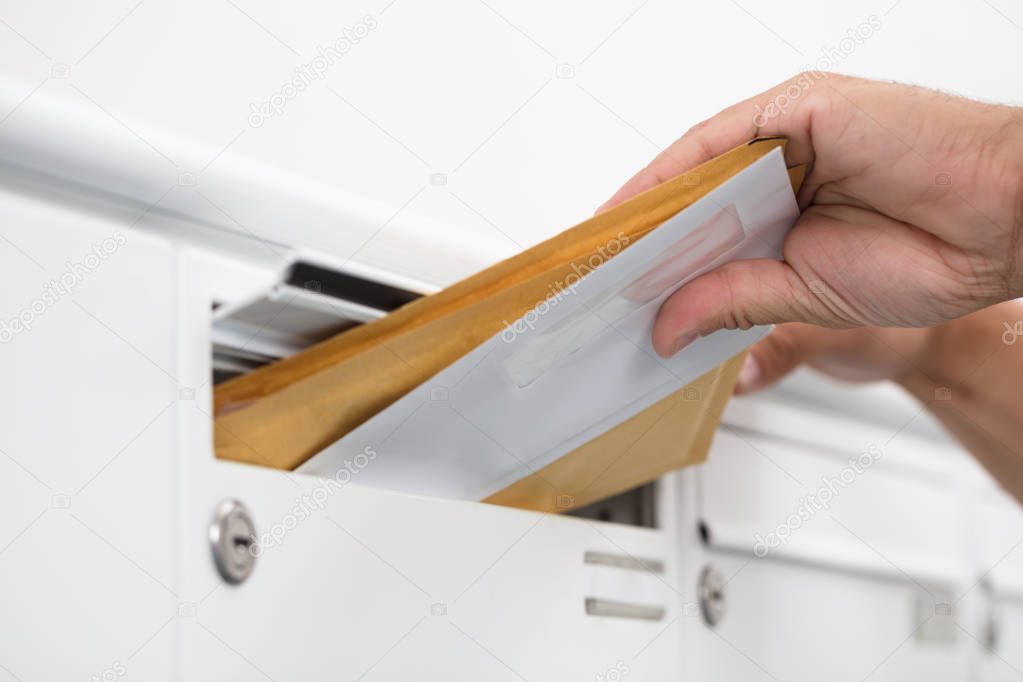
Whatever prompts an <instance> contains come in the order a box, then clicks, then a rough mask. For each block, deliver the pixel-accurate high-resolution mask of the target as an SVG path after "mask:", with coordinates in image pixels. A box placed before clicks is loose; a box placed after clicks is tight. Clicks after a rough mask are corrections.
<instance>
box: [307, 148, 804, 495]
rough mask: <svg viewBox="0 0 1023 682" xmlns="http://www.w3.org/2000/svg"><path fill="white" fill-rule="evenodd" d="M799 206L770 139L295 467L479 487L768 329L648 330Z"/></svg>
mask: <svg viewBox="0 0 1023 682" xmlns="http://www.w3.org/2000/svg"><path fill="white" fill-rule="evenodd" d="M798 216H799V208H798V206H797V205H796V201H795V197H794V195H793V193H792V186H791V184H790V182H789V177H788V173H787V170H786V167H785V162H784V159H783V157H782V151H781V149H775V150H773V151H772V152H770V153H768V154H767V155H766V156H764V157H763V158H761V159H759V160H758V161H756V162H754V163H753V164H751V165H750V166H749V167H748V168H746V169H744V170H743V171H741V172H740V173H738V174H737V175H736V176H734V177H733V178H731V179H730V180H728V181H727V182H725V183H723V184H721V185H720V186H718V187H717V188H715V189H714V190H713V191H711V192H710V193H709V194H708V195H707V196H705V197H704V198H702V199H700V200H699V201H697V202H696V203H694V204H693V205H691V206H690V207H689V208H687V209H685V210H683V211H681V212H680V213H678V214H676V215H675V216H674V217H672V218H671V219H669V220H667V221H665V222H664V223H663V224H661V225H660V226H659V227H657V228H656V229H655V230H653V231H651V232H650V233H649V234H647V235H646V236H645V237H643V238H642V239H640V240H639V241H638V242H636V243H635V244H631V245H626V244H624V243H619V244H617V245H616V244H609V245H607V247H608V248H607V249H606V253H608V255H609V258H608V259H606V260H605V261H604V262H601V263H595V264H592V265H594V266H595V267H593V268H592V269H590V268H586V271H585V272H581V273H579V274H580V275H581V277H580V278H579V279H578V281H574V282H566V284H570V285H571V286H568V287H567V288H566V289H563V290H562V291H561V292H560V293H558V294H555V295H553V296H552V297H551V298H549V299H547V300H545V301H541V302H538V305H537V306H536V308H534V309H533V310H532V311H530V312H529V313H527V314H526V315H524V316H523V317H522V318H520V319H519V320H514V321H509V323H510V324H509V326H508V328H506V329H505V330H504V331H503V332H502V333H500V334H497V335H495V336H494V337H492V338H490V339H489V340H488V341H486V342H485V343H483V344H482V345H480V346H479V347H477V348H476V349H475V350H473V351H472V352H471V353H468V354H467V355H465V356H464V357H462V358H461V359H459V360H458V361H456V362H455V363H453V364H452V365H450V366H449V367H447V368H446V369H444V370H442V371H441V372H439V373H438V374H436V375H435V376H434V377H433V378H431V379H430V380H428V381H426V382H425V383H423V384H421V385H420V386H418V387H417V388H415V389H414V390H413V391H411V392H410V393H408V394H407V395H405V396H404V397H402V398H401V399H400V400H398V401H397V402H395V403H394V404H393V405H391V406H390V407H388V408H387V409H386V410H383V411H382V412H380V413H379V414H377V415H375V416H374V417H373V418H371V419H369V420H368V421H366V422H365V423H363V424H362V425H361V426H359V427H358V428H356V429H355V430H353V431H351V432H350V433H348V434H347V435H346V436H345V437H344V438H342V439H341V440H339V441H338V442H336V443H334V444H333V445H331V446H330V447H328V448H326V449H325V450H323V451H322V452H320V453H318V454H317V455H315V456H314V457H312V458H311V459H309V460H308V461H306V462H305V463H304V464H303V465H302V466H301V467H299V468H298V471H299V472H302V473H313V474H319V475H323V476H334V475H335V474H336V473H337V471H338V470H339V469H341V468H346V467H347V468H349V469H350V470H352V469H353V467H352V466H351V462H352V461H353V459H354V458H355V457H356V456H357V455H367V454H368V455H369V456H370V459H369V460H368V463H367V464H366V466H361V467H357V468H356V469H355V470H357V474H354V475H353V476H352V480H353V482H356V483H358V484H362V485H369V486H375V487H381V488H388V489H392V490H401V491H405V492H410V493H419V494H424V495H433V496H440V497H448V498H459V499H467V500H480V499H484V498H486V497H487V496H489V495H490V494H492V493H494V492H497V491H498V490H501V489H502V488H505V487H507V486H508V485H510V484H511V483H514V482H515V481H517V480H518V479H520V478H523V477H525V476H527V475H529V474H531V473H533V472H535V471H537V470H539V469H541V468H542V467H544V466H546V465H547V464H549V463H550V462H552V461H554V460H556V459H557V458H559V457H562V456H563V455H566V454H568V453H570V452H572V451H573V450H574V449H576V448H577V447H579V446H580V445H583V444H584V443H586V442H588V441H590V440H592V439H593V438H595V437H596V436H599V435H600V434H601V433H603V432H605V431H607V430H608V429H610V428H612V427H614V426H615V425H617V424H620V423H621V422H623V421H625V420H627V419H629V418H630V417H632V416H633V415H635V414H637V413H639V412H641V411H642V410H644V409H646V408H647V407H649V406H650V405H652V404H654V403H655V402H657V401H659V400H661V399H662V398H665V397H666V396H668V395H669V394H671V393H674V392H676V391H678V390H679V389H680V388H682V387H683V386H685V385H686V384H688V383H690V382H691V381H693V380H694V379H696V378H698V377H699V376H701V375H703V374H705V373H706V372H708V371H709V370H710V369H712V368H713V367H715V366H716V365H718V364H720V363H721V362H723V361H725V360H727V359H728V358H730V357H732V356H734V355H735V354H737V353H739V352H740V351H742V350H743V349H745V348H746V347H748V346H749V345H751V344H752V343H754V342H755V341H757V340H758V339H760V338H761V337H763V336H764V335H765V334H766V333H767V332H768V328H767V327H754V328H753V329H749V330H746V331H742V330H734V331H732V330H723V331H718V332H715V333H713V334H710V335H709V336H706V337H703V338H700V339H697V340H696V341H695V342H694V343H693V344H691V345H690V346H689V347H687V348H686V349H684V350H683V351H682V352H680V353H679V354H677V355H676V356H675V357H673V358H671V359H668V360H665V359H663V358H660V357H659V356H658V355H657V354H656V353H655V352H654V349H653V346H652V344H651V341H650V332H651V329H652V327H653V320H654V316H655V315H656V313H657V310H658V309H659V308H660V306H661V304H662V303H663V302H664V300H665V299H666V298H667V297H668V296H670V295H671V294H672V293H673V292H674V291H675V290H676V289H678V288H679V287H680V286H682V285H683V284H685V283H686V282H687V281H689V280H690V279H692V278H693V277H696V276H698V275H700V274H703V273H704V272H707V271H709V270H711V269H713V268H715V267H718V266H720V265H722V264H724V263H727V262H730V261H733V260H740V259H749V258H780V257H781V250H782V243H783V242H784V239H785V235H786V234H787V232H788V230H789V228H791V227H792V225H793V223H795V221H796V218H797V217H798ZM623 246H627V248H624V250H622V247H623ZM611 254H617V255H613V257H610V256H611ZM359 459H360V461H367V460H366V458H365V457H360V458H359Z"/></svg>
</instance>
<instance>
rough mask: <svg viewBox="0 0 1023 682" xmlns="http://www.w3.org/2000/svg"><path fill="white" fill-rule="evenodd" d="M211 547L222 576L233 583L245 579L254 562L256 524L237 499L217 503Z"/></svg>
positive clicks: (212, 523) (212, 525) (211, 523)
mask: <svg viewBox="0 0 1023 682" xmlns="http://www.w3.org/2000/svg"><path fill="white" fill-rule="evenodd" d="M209 536H210V537H209V539H210V549H211V550H212V551H213V562H214V563H215V564H216V566H217V571H219V572H220V575H221V577H222V578H223V579H224V580H225V581H227V582H228V583H230V584H232V585H238V584H240V583H242V582H244V581H245V579H246V578H248V577H249V575H251V573H252V569H253V568H254V567H255V565H256V552H255V549H256V542H258V540H257V537H256V525H255V524H254V523H253V522H252V516H251V515H250V514H249V510H248V509H246V508H245V505H243V504H242V503H241V502H239V501H238V500H234V499H226V500H224V501H223V502H221V503H220V504H218V505H217V508H216V510H215V511H214V513H213V520H212V521H211V522H210V531H209Z"/></svg>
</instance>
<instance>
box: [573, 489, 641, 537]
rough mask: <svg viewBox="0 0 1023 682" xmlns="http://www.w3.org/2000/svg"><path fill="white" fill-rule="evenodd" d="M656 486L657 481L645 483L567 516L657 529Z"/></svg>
mask: <svg viewBox="0 0 1023 682" xmlns="http://www.w3.org/2000/svg"><path fill="white" fill-rule="evenodd" d="M657 485H658V484H657V481H651V482H650V483H645V484H643V485H641V486H638V487H636V488H633V489H632V490H626V491H625V492H623V493H619V494H617V495H615V496H613V497H609V498H607V499H604V500H601V501H599V502H594V503H592V504H588V505H586V506H585V507H580V508H578V509H573V510H571V511H569V512H568V515H569V516H577V517H579V518H583V519H591V520H593V521H604V522H607V523H621V524H625V525H627V526H639V527H640V528H658V527H659V526H658V519H657Z"/></svg>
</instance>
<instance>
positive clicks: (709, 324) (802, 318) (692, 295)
mask: <svg viewBox="0 0 1023 682" xmlns="http://www.w3.org/2000/svg"><path fill="white" fill-rule="evenodd" d="M815 285H819V283H815ZM780 322H809V323H811V324H818V325H823V326H830V327H834V326H845V325H844V324H842V321H841V320H840V319H839V318H838V317H837V316H836V315H835V314H834V313H833V312H832V311H831V310H830V309H829V308H828V307H827V306H825V305H824V304H823V303H822V302H821V300H820V299H819V298H818V297H817V294H815V293H814V291H813V290H812V289H811V285H810V284H808V283H807V282H805V281H804V280H803V279H802V278H801V277H800V276H799V274H797V273H796V271H795V270H793V269H792V268H791V267H790V266H789V265H788V264H787V263H785V262H784V261H778V260H767V259H758V260H740V261H734V262H732V263H728V264H727V265H724V266H722V267H720V268H718V269H716V270H714V271H712V272H709V273H707V274H705V275H702V276H700V277H697V278H696V279H694V280H693V281H692V282H689V283H687V284H686V285H684V286H683V287H681V288H680V289H679V290H678V291H676V292H675V293H674V294H672V295H671V296H670V297H669V298H668V299H667V300H666V301H665V302H664V304H663V305H662V306H661V309H660V311H659V312H658V313H657V319H656V320H655V322H654V331H653V344H654V349H655V350H656V351H657V353H658V354H659V355H661V356H662V357H665V358H667V357H671V356H672V355H674V354H675V353H677V352H679V351H680V350H682V349H683V348H685V347H686V346H688V345H689V344H690V343H692V342H693V341H695V340H696V339H697V338H698V337H700V336H706V335H707V334H710V333H712V332H715V331H717V330H719V329H749V328H750V327H753V326H755V325H761V324H775V323H780Z"/></svg>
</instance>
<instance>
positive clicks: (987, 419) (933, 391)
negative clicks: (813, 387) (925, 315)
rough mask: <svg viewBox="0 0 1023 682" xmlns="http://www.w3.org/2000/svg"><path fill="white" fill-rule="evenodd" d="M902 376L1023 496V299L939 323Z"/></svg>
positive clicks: (908, 386) (1003, 481)
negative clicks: (920, 355)
mask: <svg viewBox="0 0 1023 682" xmlns="http://www.w3.org/2000/svg"><path fill="white" fill-rule="evenodd" d="M899 383H900V384H901V385H902V386H903V387H904V388H905V389H906V390H907V391H909V392H910V393H911V394H912V395H913V396H914V397H916V399H917V400H919V401H920V402H921V403H922V404H923V405H924V406H926V407H927V408H928V409H929V410H930V411H931V412H932V413H933V414H934V415H935V416H936V417H937V418H938V419H939V420H940V421H941V422H942V423H943V424H944V425H945V427H946V428H948V430H949V431H951V432H952V434H954V435H955V436H956V438H958V439H959V441H960V442H961V443H962V444H963V445H964V446H965V447H966V448H967V449H968V450H969V451H970V452H971V453H972V454H973V455H974V457H976V458H977V460H978V461H979V462H980V463H981V464H982V465H983V466H984V467H985V468H986V469H987V470H988V471H989V472H990V473H991V474H992V475H993V476H994V477H995V478H996V479H998V481H999V482H1000V483H1001V484H1002V486H1004V487H1005V488H1006V490H1008V491H1009V492H1010V493H1012V494H1013V495H1014V496H1015V497H1016V499H1017V500H1019V501H1020V502H1023V400H1020V398H1021V397H1023V396H1021V391H1020V385H1021V384H1023V303H1020V302H1016V301H1010V302H1008V303H1002V304H1000V305H996V306H992V307H990V308H986V309H984V310H981V311H980V312H977V313H973V314H972V315H968V316H966V317H963V318H961V319H959V320H955V321H953V322H950V323H947V324H945V325H942V326H940V327H936V328H935V329H934V332H933V334H932V336H931V339H930V341H929V343H928V346H927V348H926V351H925V353H924V354H923V360H922V361H921V362H920V363H918V365H917V366H915V367H914V369H913V370H911V371H910V372H909V373H907V374H906V375H905V376H903V377H902V378H901V379H900V380H899Z"/></svg>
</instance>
